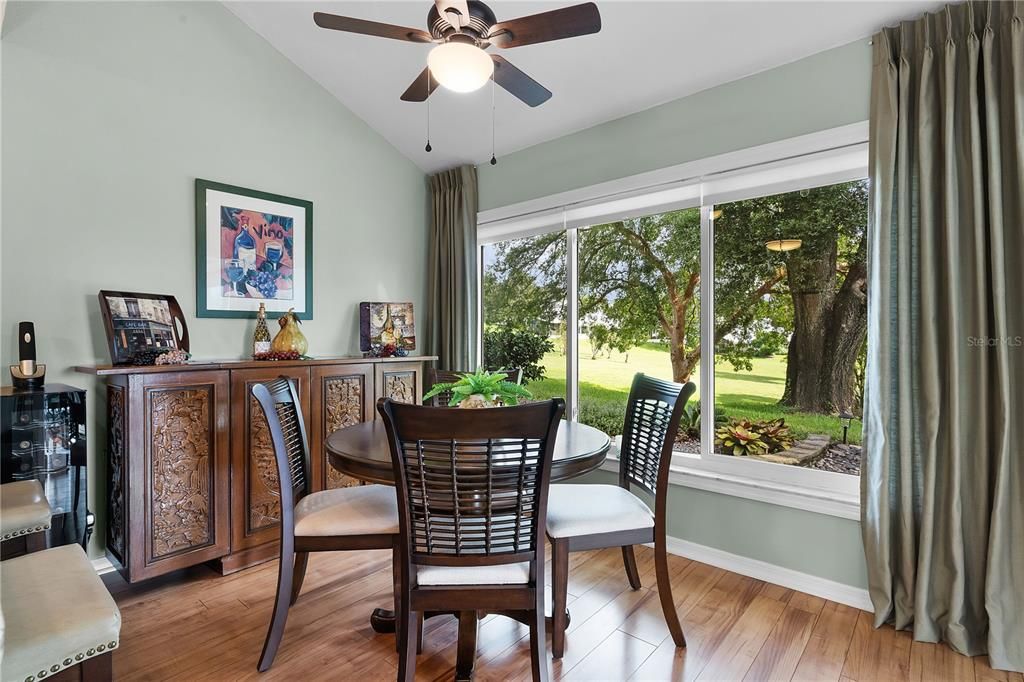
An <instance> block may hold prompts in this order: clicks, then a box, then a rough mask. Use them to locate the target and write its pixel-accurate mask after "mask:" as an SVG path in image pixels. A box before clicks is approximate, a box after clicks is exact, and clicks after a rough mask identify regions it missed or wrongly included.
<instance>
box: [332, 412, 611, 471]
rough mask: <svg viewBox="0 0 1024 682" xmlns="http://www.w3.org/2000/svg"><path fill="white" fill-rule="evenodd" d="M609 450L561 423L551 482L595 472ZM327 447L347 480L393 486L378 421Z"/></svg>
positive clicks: (603, 437) (595, 436)
mask: <svg viewBox="0 0 1024 682" xmlns="http://www.w3.org/2000/svg"><path fill="white" fill-rule="evenodd" d="M610 446H611V440H610V439H609V438H608V435H607V434H605V433H604V432H603V431H600V430H598V429H595V428H594V427H593V426H587V425H586V424H580V423H578V422H570V421H566V420H564V419H563V420H562V421H561V422H560V423H559V425H558V436H557V437H556V438H555V449H554V452H553V453H552V457H551V481H552V482H558V481H565V480H568V479H570V478H575V477H577V476H582V475H583V474H585V473H588V472H590V471H593V470H594V469H597V468H598V467H599V466H601V464H602V463H603V462H604V458H605V455H607V454H608V448H609V447H610ZM326 447H327V457H328V461H329V462H330V464H331V466H332V467H333V468H334V469H336V470H338V471H340V472H341V473H343V474H345V475H346V476H351V477H353V478H358V479H359V480H361V481H370V482H372V483H386V484H388V485H394V484H395V473H394V469H393V468H392V467H391V448H390V446H389V445H388V435H387V433H386V432H385V431H384V423H383V422H382V421H380V420H379V419H378V420H374V421H372V422H363V423H361V424H355V425H353V426H349V427H346V428H344V429H338V430H337V431H335V432H333V433H332V434H331V435H330V436H328V437H327V443H326Z"/></svg>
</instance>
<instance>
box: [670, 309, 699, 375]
mask: <svg viewBox="0 0 1024 682" xmlns="http://www.w3.org/2000/svg"><path fill="white" fill-rule="evenodd" d="M668 355H669V359H670V360H671V361H672V381H674V382H676V383H677V384H685V383H686V382H687V381H689V380H690V375H692V374H693V367H694V365H695V364H696V363H695V362H693V361H692V360H691V359H690V358H691V356H692V353H687V349H686V322H685V319H684V320H683V321H678V320H676V321H675V323H674V325H673V328H672V331H671V333H670V334H669V344H668Z"/></svg>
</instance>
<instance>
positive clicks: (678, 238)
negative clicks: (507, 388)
mask: <svg viewBox="0 0 1024 682" xmlns="http://www.w3.org/2000/svg"><path fill="white" fill-rule="evenodd" d="M577 271H578V273H579V274H578V282H579V284H578V292H579V293H578V300H579V313H578V314H579V343H578V344H577V347H578V351H577V352H578V354H579V355H578V357H579V413H578V416H579V420H580V421H582V422H584V423H586V424H590V425H591V426H596V427H598V428H600V429H601V430H603V431H605V432H606V433H610V434H619V433H620V432H621V431H622V424H623V419H624V417H625V413H626V401H627V398H628V395H629V387H630V383H631V382H632V380H633V375H635V374H636V373H637V372H643V373H644V374H647V375H649V376H654V377H658V378H661V379H667V380H669V381H677V382H687V381H694V382H695V383H699V378H698V372H697V368H698V364H699V361H700V210H699V209H697V208H690V209H682V210H678V211H668V212H665V213H656V214H653V215H645V216H637V217H628V218H623V219H622V220H617V221H614V222H611V223H607V224H604V225H595V226H593V227H589V228H586V229H581V230H579V235H578V268H577ZM697 400H699V396H694V398H693V401H694V402H693V404H691V405H689V406H688V408H687V411H686V413H685V415H684V419H683V424H682V426H681V428H680V434H679V439H678V441H677V445H676V447H677V449H679V450H680V451H688V452H692V453H694V454H699V453H700V422H699V420H698V419H697V418H696V415H698V414H699V408H698V406H697V403H696V401H697Z"/></svg>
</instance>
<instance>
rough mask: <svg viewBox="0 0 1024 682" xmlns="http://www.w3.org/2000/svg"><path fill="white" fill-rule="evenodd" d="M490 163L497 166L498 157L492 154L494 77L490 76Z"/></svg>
mask: <svg viewBox="0 0 1024 682" xmlns="http://www.w3.org/2000/svg"><path fill="white" fill-rule="evenodd" d="M491 165H492V166H497V165H498V159H497V157H495V156H494V77H493V76H491Z"/></svg>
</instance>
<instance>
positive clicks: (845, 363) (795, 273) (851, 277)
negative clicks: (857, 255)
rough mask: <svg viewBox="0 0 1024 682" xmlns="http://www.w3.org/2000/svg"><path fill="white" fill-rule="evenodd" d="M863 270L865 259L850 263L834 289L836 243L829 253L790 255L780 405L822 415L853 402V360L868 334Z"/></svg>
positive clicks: (850, 408)
mask: <svg viewBox="0 0 1024 682" xmlns="http://www.w3.org/2000/svg"><path fill="white" fill-rule="evenodd" d="M866 272H867V270H866V267H865V265H864V262H863V261H859V262H856V263H853V264H851V266H850V270H849V272H848V273H847V276H846V278H845V280H844V281H843V285H842V286H841V287H840V288H839V291H836V289H835V273H836V245H835V243H833V244H831V248H830V249H829V251H828V252H827V253H821V252H807V253H801V254H799V255H797V254H793V255H792V256H791V257H790V260H789V263H788V265H787V277H788V279H789V287H790V292H791V294H792V297H793V335H792V336H791V337H790V340H789V352H788V356H787V366H786V388H785V391H784V393H783V396H782V400H781V401H780V402H781V403H782V404H784V405H789V406H791V407H794V408H796V409H798V410H801V411H804V412H819V413H824V414H836V413H838V412H842V411H851V412H852V411H853V410H854V408H855V407H856V406H855V390H854V383H855V365H856V362H857V353H858V352H859V351H860V347H861V344H863V343H864V336H865V334H866V333H867V304H866V296H865V286H866Z"/></svg>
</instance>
